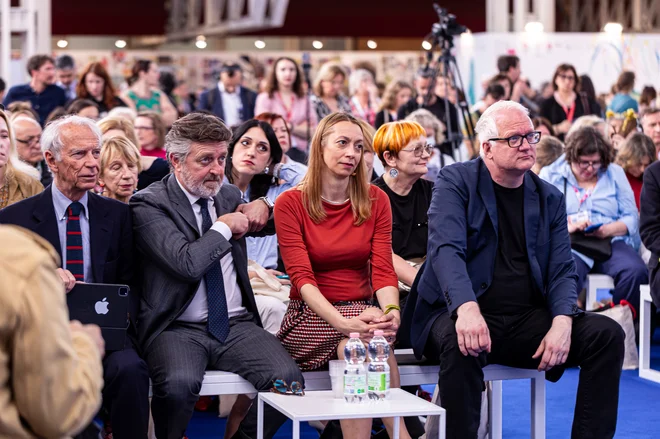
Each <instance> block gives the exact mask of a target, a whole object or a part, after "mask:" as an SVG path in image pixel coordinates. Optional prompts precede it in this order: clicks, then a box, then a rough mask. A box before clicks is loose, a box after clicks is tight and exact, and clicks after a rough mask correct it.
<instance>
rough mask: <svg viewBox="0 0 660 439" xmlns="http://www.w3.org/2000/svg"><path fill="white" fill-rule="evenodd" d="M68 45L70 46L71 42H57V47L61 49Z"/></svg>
mask: <svg viewBox="0 0 660 439" xmlns="http://www.w3.org/2000/svg"><path fill="white" fill-rule="evenodd" d="M68 45H69V42H68V41H67V40H59V41H58V42H57V47H59V48H60V49H64V48H65V47H66V46H68Z"/></svg>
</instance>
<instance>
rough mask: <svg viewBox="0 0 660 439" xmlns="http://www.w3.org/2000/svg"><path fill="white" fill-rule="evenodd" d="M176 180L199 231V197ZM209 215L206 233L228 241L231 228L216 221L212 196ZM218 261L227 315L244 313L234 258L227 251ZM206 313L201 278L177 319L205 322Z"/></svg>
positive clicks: (204, 287) (200, 209) (207, 310)
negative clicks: (188, 302)
mask: <svg viewBox="0 0 660 439" xmlns="http://www.w3.org/2000/svg"><path fill="white" fill-rule="evenodd" d="M176 182H177V183H178V184H179V187H180V188H181V190H182V191H183V193H184V194H186V198H188V201H190V205H191V206H192V210H193V213H194V214H195V220H196V221H197V228H198V230H200V232H201V230H202V207H201V206H200V205H199V204H197V200H199V199H200V198H201V197H197V196H195V195H193V194H191V193H190V192H188V191H187V190H186V188H184V187H183V186H182V185H181V183H180V182H179V180H178V179H177V181H176ZM209 215H210V216H211V221H213V225H212V226H211V228H210V229H209V231H208V232H206V233H220V234H221V235H222V236H224V237H225V239H226V240H227V241H229V240H230V239H231V236H232V233H231V229H230V228H229V226H228V225H227V224H225V223H222V222H218V221H216V219H217V218H218V215H217V213H216V210H215V204H214V203H213V199H212V198H210V199H209ZM219 262H220V266H221V267H222V279H223V281H224V284H225V298H226V299H227V311H228V313H229V317H235V316H238V315H241V314H244V313H246V312H247V310H246V309H245V307H244V306H243V298H242V297H241V289H240V288H239V287H238V283H237V282H236V268H235V267H234V258H233V257H232V255H231V252H228V253H227V254H226V255H225V256H224V257H223V258H222V259H220V261H219ZM208 315H209V306H208V302H207V298H206V280H204V278H202V281H201V282H200V284H199V288H197V292H196V293H195V297H193V300H192V302H190V304H189V305H188V308H186V310H185V311H184V312H183V314H181V315H180V316H179V318H178V319H177V320H179V321H181V322H205V321H207V320H208Z"/></svg>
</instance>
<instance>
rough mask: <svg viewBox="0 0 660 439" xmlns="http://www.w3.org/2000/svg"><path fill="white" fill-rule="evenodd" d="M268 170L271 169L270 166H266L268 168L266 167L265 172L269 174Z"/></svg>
mask: <svg viewBox="0 0 660 439" xmlns="http://www.w3.org/2000/svg"><path fill="white" fill-rule="evenodd" d="M268 171H270V168H269V167H268V166H266V169H264V174H268Z"/></svg>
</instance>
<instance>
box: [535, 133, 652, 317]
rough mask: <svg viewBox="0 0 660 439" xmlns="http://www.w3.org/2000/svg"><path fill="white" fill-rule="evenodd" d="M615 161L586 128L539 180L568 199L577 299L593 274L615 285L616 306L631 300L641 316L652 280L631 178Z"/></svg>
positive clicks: (606, 144) (603, 141) (601, 140)
mask: <svg viewBox="0 0 660 439" xmlns="http://www.w3.org/2000/svg"><path fill="white" fill-rule="evenodd" d="M613 161H614V148H612V145H611V144H610V143H609V142H608V141H607V140H606V138H605V136H604V135H603V133H602V132H601V131H600V130H597V129H595V128H592V127H583V128H580V129H579V130H577V131H575V132H574V133H571V135H570V136H567V138H566V147H565V154H564V155H563V156H562V157H560V158H559V159H558V160H557V161H555V162H554V163H553V164H551V165H549V166H546V167H545V168H543V169H542V170H541V173H540V174H539V176H540V177H541V178H542V179H544V180H545V181H547V182H548V183H550V184H552V185H553V186H555V187H556V188H557V189H559V191H561V192H562V193H563V194H564V198H565V199H566V214H567V226H568V232H569V233H571V234H572V235H571V244H572V245H571V247H572V248H573V259H574V260H575V265H576V268H577V275H578V279H577V293H578V294H580V292H581V291H582V286H583V285H584V282H585V281H586V279H587V275H588V274H589V273H599V274H606V275H608V276H611V277H612V278H613V279H614V289H613V290H612V295H613V298H614V303H615V304H618V303H619V302H620V301H621V300H624V299H625V300H627V301H628V302H629V303H630V304H631V305H632V306H633V308H634V309H635V310H639V286H640V285H642V284H646V283H648V280H649V279H648V271H647V269H646V265H645V264H644V262H643V261H642V259H641V258H640V256H639V254H638V253H637V247H638V246H639V243H640V238H639V213H638V211H637V206H636V205H635V196H634V195H633V191H632V189H631V188H630V184H629V183H628V179H627V178H626V175H625V172H624V170H623V169H622V168H621V166H619V165H617V164H615V163H613ZM591 225H593V226H596V227H594V229H593V230H591V229H588V227H589V226H591ZM583 305H587V306H589V305H591V304H583Z"/></svg>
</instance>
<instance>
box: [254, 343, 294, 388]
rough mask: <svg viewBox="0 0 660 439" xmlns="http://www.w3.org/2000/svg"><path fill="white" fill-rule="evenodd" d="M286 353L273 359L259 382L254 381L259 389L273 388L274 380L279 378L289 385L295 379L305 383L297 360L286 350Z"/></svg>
mask: <svg viewBox="0 0 660 439" xmlns="http://www.w3.org/2000/svg"><path fill="white" fill-rule="evenodd" d="M284 355H286V357H285V356H284ZM284 355H283V356H282V357H281V358H278V359H277V360H276V361H273V362H272V363H271V365H270V367H269V368H268V370H267V371H265V373H263V374H261V377H260V378H259V380H258V382H257V383H254V387H255V388H256V389H257V390H260V391H263V390H268V389H270V388H272V387H273V381H275V380H278V379H281V380H284V381H286V382H287V384H289V385H290V384H291V383H292V382H294V381H297V382H299V383H301V384H304V378H303V375H302V372H301V371H300V368H299V367H298V365H297V364H296V362H295V361H293V359H292V358H291V357H290V356H289V355H288V354H286V351H285V353H284Z"/></svg>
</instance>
